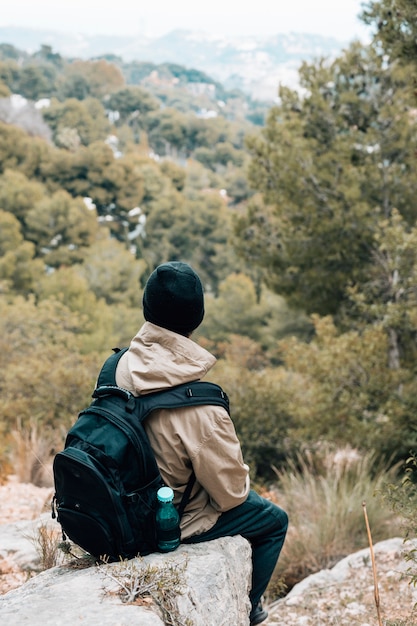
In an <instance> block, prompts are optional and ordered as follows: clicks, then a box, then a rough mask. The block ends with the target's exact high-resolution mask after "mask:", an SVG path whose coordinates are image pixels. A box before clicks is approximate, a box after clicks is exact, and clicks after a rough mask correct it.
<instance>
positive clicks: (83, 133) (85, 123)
mask: <svg viewBox="0 0 417 626" xmlns="http://www.w3.org/2000/svg"><path fill="white" fill-rule="evenodd" d="M43 117H44V119H45V121H46V122H47V123H48V125H49V126H50V128H51V129H52V130H53V136H54V141H55V143H56V144H57V145H58V146H60V147H63V148H67V147H69V146H68V145H66V143H65V141H64V140H63V137H64V136H67V135H68V130H71V131H74V132H76V136H77V137H78V140H79V142H80V143H81V144H82V145H84V146H88V145H89V144H91V143H93V142H94V141H99V140H102V141H104V140H105V139H106V137H107V135H108V134H109V131H110V124H109V122H108V120H107V118H106V115H105V111H104V107H103V106H102V104H101V103H100V102H99V101H98V100H96V99H95V98H86V99H85V100H83V101H82V102H80V101H79V100H77V99H76V98H69V99H67V100H65V101H64V102H59V101H57V100H53V101H52V102H51V105H50V106H49V107H47V108H45V109H43ZM65 131H67V132H66V133H65ZM76 147H78V146H76Z"/></svg>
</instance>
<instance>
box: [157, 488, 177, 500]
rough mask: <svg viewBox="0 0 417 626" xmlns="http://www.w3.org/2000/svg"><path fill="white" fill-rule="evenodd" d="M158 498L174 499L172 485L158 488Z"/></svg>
mask: <svg viewBox="0 0 417 626" xmlns="http://www.w3.org/2000/svg"><path fill="white" fill-rule="evenodd" d="M157 498H158V500H159V501H160V502H171V500H173V499H174V492H173V491H172V489H171V487H161V488H160V489H158V493H157Z"/></svg>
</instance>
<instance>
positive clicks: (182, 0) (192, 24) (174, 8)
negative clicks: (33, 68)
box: [0, 0, 369, 41]
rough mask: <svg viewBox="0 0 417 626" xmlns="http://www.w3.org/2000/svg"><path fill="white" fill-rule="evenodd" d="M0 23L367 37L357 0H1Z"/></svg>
mask: <svg viewBox="0 0 417 626" xmlns="http://www.w3.org/2000/svg"><path fill="white" fill-rule="evenodd" d="M1 4H2V6H1V9H0V26H2V27H4V26H24V27H31V28H36V29H53V30H59V31H65V32H72V33H81V34H85V35H96V34H99V35H140V34H145V35H148V36H160V35H163V34H165V33H167V32H169V31H171V30H174V29H176V28H186V29H190V30H199V31H204V32H206V33H208V34H212V35H226V36H227V35H229V36H233V37H235V36H249V35H252V36H253V35H261V36H265V35H276V34H280V33H290V32H297V33H313V34H318V35H325V36H332V37H335V38H337V39H340V40H343V41H351V40H352V39H355V38H359V39H362V40H364V39H367V38H369V28H368V27H366V26H365V25H364V24H363V23H362V22H361V21H360V20H359V19H358V17H357V16H358V14H359V13H360V12H361V8H362V5H363V4H364V2H363V0H249V2H246V3H245V2H244V1H243V0H206V2H201V0H200V2H197V1H196V0H153V1H152V0H145V2H144V1H143V0H142V1H141V0H136V1H135V0H58V1H57V0H9V1H7V0H3V2H2V3H1Z"/></svg>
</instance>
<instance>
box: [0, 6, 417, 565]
mask: <svg viewBox="0 0 417 626" xmlns="http://www.w3.org/2000/svg"><path fill="white" fill-rule="evenodd" d="M362 19H363V21H364V22H365V23H367V24H369V26H370V27H371V28H372V30H373V37H372V41H371V43H370V44H369V45H364V44H361V43H359V42H352V43H351V44H350V46H349V47H347V48H346V49H345V50H344V51H343V53H342V54H341V55H340V56H339V57H338V58H337V59H333V60H329V59H318V60H317V61H315V62H314V63H307V62H306V63H303V64H302V66H301V67H300V70H299V85H300V87H299V89H297V90H293V89H290V88H288V87H286V86H285V85H280V86H279V87H278V86H277V95H278V99H277V104H276V105H274V106H268V108H266V105H265V103H261V102H257V101H255V100H253V99H252V98H249V97H248V96H246V95H245V94H243V93H240V92H238V91H233V92H227V91H225V90H224V89H223V88H222V86H221V85H220V84H218V83H216V81H213V80H212V79H211V78H210V77H208V76H206V75H205V74H203V73H202V72H199V71H197V70H193V69H187V68H184V67H180V66H177V65H172V64H169V63H167V64H163V65H158V66H155V65H152V64H150V63H141V62H139V61H137V62H132V63H124V62H123V60H122V59H120V58H119V57H117V56H115V55H111V54H109V55H107V56H106V57H103V58H97V59H91V60H88V61H85V60H84V61H81V60H77V59H66V58H63V57H61V56H60V55H59V54H57V53H54V51H53V50H52V49H51V48H50V47H49V46H47V45H44V46H42V47H41V49H40V50H39V51H37V52H35V53H33V54H29V53H26V52H23V51H21V50H18V49H16V48H14V47H13V46H12V45H10V44H8V43H7V42H6V43H2V44H0V330H1V332H0V346H1V349H0V362H1V370H2V377H1V380H0V390H1V398H2V402H1V405H0V435H1V437H0V476H6V475H7V474H8V473H17V474H18V475H19V477H20V479H21V480H24V481H32V482H34V483H35V484H44V482H45V480H46V482H47V478H45V466H48V464H49V463H50V460H51V458H52V456H53V455H54V454H55V452H56V451H58V450H59V449H60V448H61V447H62V445H63V440H64V437H65V433H66V430H67V429H68V428H69V426H70V425H71V424H72V423H73V422H74V421H75V419H76V416H77V415H78V412H79V411H80V410H81V409H82V408H84V406H86V405H87V404H88V403H89V402H90V399H91V392H92V389H93V386H94V382H95V379H96V376H97V372H98V369H99V367H100V365H101V363H102V361H103V360H104V358H105V357H106V356H107V355H108V354H109V353H110V352H111V349H112V348H113V347H115V346H124V345H128V343H129V341H130V338H131V337H132V336H133V335H134V334H135V332H136V331H137V329H138V328H139V326H140V325H141V323H142V322H143V316H142V312H141V297H142V290H143V286H144V283H145V281H146V278H147V276H148V275H149V273H150V272H151V271H152V270H153V269H154V268H155V267H156V266H157V265H158V264H159V263H161V262H164V261H168V260H181V261H186V262H188V263H190V264H191V265H192V266H193V267H194V268H195V269H196V271H197V272H198V273H199V274H200V276H201V278H202V282H203V284H204V288H205V293H206V316H205V320H204V322H203V324H202V325H201V327H200V328H199V329H198V331H197V332H196V333H195V335H194V336H193V338H194V339H195V340H196V341H198V342H199V343H201V345H204V347H206V348H207V349H209V350H210V351H211V352H213V353H214V354H215V355H216V357H217V358H218V362H217V364H216V366H215V368H214V369H213V370H212V372H210V377H211V378H210V379H211V380H214V381H215V382H217V383H219V384H221V385H222V386H223V387H224V388H225V389H226V390H227V393H228V395H229V396H230V401H231V408H232V416H233V420H234V423H235V426H236V430H237V432H238V435H239V437H240V439H241V442H242V449H243V453H244V456H245V459H246V461H247V462H248V464H249V465H250V468H251V476H252V480H253V482H254V484H255V485H256V486H257V487H258V488H259V489H261V490H262V489H271V488H272V486H273V485H275V484H276V483H277V482H278V483H279V478H280V477H281V479H282V489H285V476H284V474H283V472H285V471H286V470H288V468H290V469H291V471H292V472H293V473H294V475H296V474H297V472H302V471H303V468H304V470H305V469H306V468H307V469H308V471H310V472H312V471H313V468H314V471H315V472H316V473H317V474H320V473H323V472H325V467H327V465H326V463H327V460H328V459H329V458H330V456H331V455H332V454H333V455H336V453H337V452H338V451H339V452H340V450H345V452H346V454H348V453H352V452H354V453H355V454H358V455H359V456H360V458H362V459H367V460H368V461H369V464H368V465H367V467H366V471H367V473H368V474H369V479H370V480H372V479H374V478H375V477H376V478H377V479H378V480H379V477H380V475H381V468H383V471H382V474H385V475H387V476H388V475H389V476H392V473H391V472H392V471H393V469H394V468H395V469H396V471H398V472H399V478H398V480H400V479H401V477H402V475H403V474H404V471H405V469H404V468H405V467H406V461H407V460H409V459H410V457H412V456H413V452H414V450H415V448H416V428H417V414H416V411H417V397H416V393H415V388H416V370H417V345H416V336H417V307H416V304H417V224H416V219H417V159H416V155H417V125H416V121H417V99H416V94H417V47H416V41H417V21H416V20H415V8H414V2H413V1H412V0H381V1H379V2H369V3H368V5H367V8H365V9H364V10H363V15H362ZM398 468H399V469H398ZM287 479H288V475H287ZM359 504H360V503H359ZM379 514H380V516H381V515H382V514H381V513H379ZM290 517H291V516H290ZM304 573H305V572H304ZM294 575H295V574H294ZM297 575H300V572H298V574H297Z"/></svg>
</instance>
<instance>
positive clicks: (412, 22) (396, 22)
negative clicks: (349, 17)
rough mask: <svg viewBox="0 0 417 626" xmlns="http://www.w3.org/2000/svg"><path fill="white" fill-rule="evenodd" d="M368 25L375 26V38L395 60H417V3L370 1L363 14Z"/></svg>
mask: <svg viewBox="0 0 417 626" xmlns="http://www.w3.org/2000/svg"><path fill="white" fill-rule="evenodd" d="M361 17H362V19H363V21H364V22H365V24H369V25H371V26H374V27H375V31H374V39H375V40H376V42H378V43H380V44H381V45H382V47H383V49H384V50H385V51H386V52H387V53H388V54H389V55H390V56H391V57H392V58H394V59H396V58H399V59H401V60H402V61H405V62H406V63H410V62H411V63H414V64H415V63H416V61H417V46H416V41H417V22H416V5H415V2H414V0H379V1H378V2H375V1H372V2H368V3H367V4H366V5H365V7H364V9H363V12H362V16H361Z"/></svg>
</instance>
